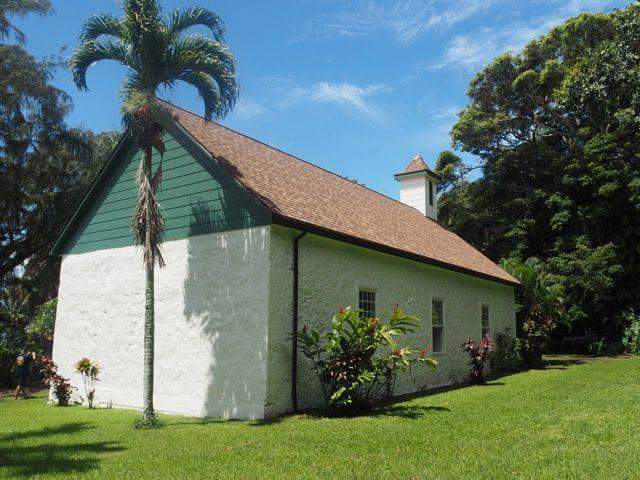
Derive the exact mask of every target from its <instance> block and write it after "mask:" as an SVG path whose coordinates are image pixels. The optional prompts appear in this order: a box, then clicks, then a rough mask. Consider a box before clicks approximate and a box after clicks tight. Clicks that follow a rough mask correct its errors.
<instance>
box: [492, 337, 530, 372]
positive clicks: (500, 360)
mask: <svg viewBox="0 0 640 480" xmlns="http://www.w3.org/2000/svg"><path fill="white" fill-rule="evenodd" d="M520 342H521V340H520V339H518V338H516V337H515V336H514V335H513V332H511V329H510V328H505V329H504V330H502V331H501V332H498V333H497V334H496V337H495V340H494V348H493V350H492V351H491V353H490V354H489V363H490V366H491V371H492V373H497V374H500V373H509V372H515V371H517V370H520V368H521V367H522V358H521V357H520Z"/></svg>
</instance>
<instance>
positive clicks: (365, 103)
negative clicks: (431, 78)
mask: <svg viewBox="0 0 640 480" xmlns="http://www.w3.org/2000/svg"><path fill="white" fill-rule="evenodd" d="M267 81H268V82H269V83H270V84H271V85H272V86H274V87H275V88H276V89H277V91H278V92H280V95H281V100H280V101H279V102H277V105H278V106H279V107H280V108H287V107H289V106H291V105H293V104H302V103H314V104H329V105H335V106H338V107H340V108H342V109H343V110H345V111H347V112H348V113H350V114H354V115H356V116H358V117H361V118H367V119H371V120H375V121H382V120H384V112H383V111H382V110H381V109H380V108H379V107H378V106H377V105H376V103H375V102H374V101H373V97H375V96H377V95H381V94H383V93H387V92H390V91H391V90H392V89H391V88H390V87H389V86H386V85H382V84H376V85H365V86H361V85H356V84H353V83H349V82H341V83H338V82H317V83H314V84H312V85H309V86H300V85H299V84H297V83H296V82H295V80H293V79H292V78H290V77H284V78H283V77H271V78H269V79H267Z"/></svg>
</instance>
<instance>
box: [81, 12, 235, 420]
mask: <svg viewBox="0 0 640 480" xmlns="http://www.w3.org/2000/svg"><path fill="white" fill-rule="evenodd" d="M122 7H123V10H124V16H123V17H121V18H116V17H114V16H111V15H108V14H103V15H97V16H93V17H91V18H90V19H89V20H88V21H87V22H86V24H85V25H84V29H83V32H82V35H81V37H80V39H81V43H80V46H79V47H78V48H77V49H76V50H75V52H74V53H73V55H72V57H71V60H70V61H69V66H70V68H71V71H72V72H73V77H74V80H75V83H76V85H77V86H78V88H80V89H86V88H87V81H86V75H87V70H88V69H89V67H90V66H91V65H93V64H94V63H96V62H99V61H102V60H112V61H115V62H118V63H120V64H122V65H124V66H125V67H127V68H128V71H127V74H126V76H125V78H124V80H123V82H122V88H121V95H122V118H123V123H124V125H125V127H126V128H127V131H128V132H130V133H131V134H132V135H133V137H134V139H135V141H136V142H137V145H138V147H139V148H140V149H141V151H142V158H141V162H140V167H139V170H138V176H137V181H138V201H137V205H136V208H135V211H134V214H133V218H132V230H133V233H134V237H135V239H136V242H137V243H138V244H139V245H141V246H142V248H143V260H144V266H145V272H146V281H145V317H144V374H143V422H153V421H154V419H155V413H154V409H153V364H154V358H153V356H154V269H155V264H156V262H157V264H158V266H159V267H163V266H164V259H163V258H162V252H161V243H162V237H163V233H164V220H163V218H162V215H161V213H160V209H159V205H158V199H157V192H158V188H159V186H160V181H161V179H162V162H160V165H159V166H158V169H157V170H156V171H155V172H153V173H152V169H151V156H152V149H153V148H155V149H156V150H157V151H158V152H159V153H160V154H161V155H162V154H163V152H164V145H163V143H162V133H163V127H162V117H163V116H164V115H166V112H165V111H164V109H163V107H162V106H161V105H160V104H159V103H158V102H157V100H156V94H157V92H158V90H159V88H160V87H171V86H172V85H174V84H175V83H176V82H179V81H182V82H185V83H187V84H190V85H192V86H193V87H195V88H196V90H197V91H198V93H199V95H200V97H201V99H202V101H203V103H204V110H205V119H207V120H211V119H212V118H222V117H224V116H225V115H226V114H227V113H228V112H229V111H230V110H231V109H232V108H233V106H234V104H235V101H236V99H237V96H238V84H237V82H236V70H235V61H234V58H233V55H232V54H231V52H230V51H229V49H228V48H227V47H226V45H225V43H224V27H223V24H222V21H221V20H220V18H219V17H218V16H217V15H216V14H215V13H213V12H212V11H210V10H207V9H205V8H201V7H191V8H188V9H184V10H174V11H172V12H171V13H170V14H169V15H168V16H164V15H163V13H162V11H161V8H160V5H159V2H158V1H157V0H123V3H122ZM196 25H200V26H204V27H206V28H208V29H209V31H210V32H211V35H212V36H213V38H209V37H207V36H203V35H199V34H189V33H188V32H186V31H187V30H188V29H189V28H191V27H193V26H196Z"/></svg>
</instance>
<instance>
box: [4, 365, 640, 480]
mask: <svg viewBox="0 0 640 480" xmlns="http://www.w3.org/2000/svg"><path fill="white" fill-rule="evenodd" d="M639 414H640V358H615V359H614V358H600V359H584V360H575V359H574V360H562V359H555V360H552V361H551V365H550V366H549V367H548V368H547V369H546V370H537V371H530V372H525V373H520V374H516V375H511V376H508V377H503V378H500V379H498V380H496V381H493V382H490V384H489V385H486V386H481V387H469V388H461V389H457V390H451V391H448V392H443V393H438V394H433V395H429V396H423V397H420V398H416V399H414V400H411V401H408V402H404V403H400V404H396V405H395V406H393V407H390V408H388V409H386V410H385V411H382V412H380V413H379V414H377V415H370V416H363V417H358V418H349V419H344V418H343V419H316V418H311V417H306V416H296V417H288V418H284V419H282V420H281V421H279V422H276V423H271V424H264V423H259V422H238V421H235V422H234V421H216V420H205V421H202V420H197V419H189V418H181V417H166V421H167V425H166V426H165V427H164V428H163V429H161V430H157V431H137V430H134V429H133V428H132V427H131V424H132V422H133V420H134V418H136V414H135V413H134V412H130V411H125V410H105V409H102V410H88V409H86V408H80V407H67V408H57V407H52V406H49V405H46V404H45V402H44V399H43V398H34V399H31V400H21V401H17V402H16V401H13V400H12V399H9V398H5V399H3V400H0V478H27V477H28V478H82V479H91V478H96V479H98V478H99V479H129V478H135V479H164V478H171V479H190V478H207V479H209V478H252V479H253V478H286V479H288V480H296V479H299V478H323V479H335V478H343V479H431V478H437V479H440V478H452V479H461V478H514V477H515V478H549V479H551V478H553V479H560V478H589V479H592V478H607V479H611V478H628V479H631V478H638V476H639V475H640V415H639Z"/></svg>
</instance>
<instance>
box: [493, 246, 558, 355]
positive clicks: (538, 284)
mask: <svg viewBox="0 0 640 480" xmlns="http://www.w3.org/2000/svg"><path fill="white" fill-rule="evenodd" d="M500 266H501V267H502V268H504V269H505V270H506V271H507V272H509V273H510V274H511V275H513V276H514V277H516V278H517V279H518V280H520V283H521V284H522V288H521V289H520V291H519V292H518V296H517V302H516V312H517V315H518V323H519V325H520V331H521V339H520V355H521V357H522V361H523V362H524V364H525V366H527V367H538V366H540V364H541V363H542V355H543V354H544V353H545V352H546V351H547V350H548V349H549V345H550V343H551V332H553V330H554V329H555V328H556V325H557V324H558V322H559V321H560V320H562V319H563V314H564V309H563V290H562V286H561V285H560V284H559V283H558V281H557V279H556V278H555V277H554V276H552V275H550V274H549V273H547V272H546V271H545V268H544V264H543V263H542V261H540V260H538V259H537V258H529V259H527V260H526V261H524V262H522V261H521V260H520V259H518V258H510V259H504V260H502V262H500Z"/></svg>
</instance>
